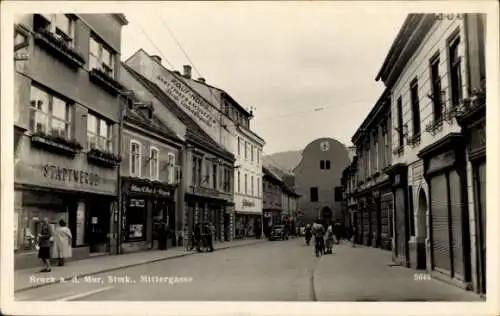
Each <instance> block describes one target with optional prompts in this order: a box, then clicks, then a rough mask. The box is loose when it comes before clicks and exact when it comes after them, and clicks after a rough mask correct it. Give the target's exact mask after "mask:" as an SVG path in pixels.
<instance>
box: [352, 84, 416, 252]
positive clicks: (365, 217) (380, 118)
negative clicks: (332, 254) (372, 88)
mask: <svg viewBox="0 0 500 316" xmlns="http://www.w3.org/2000/svg"><path fill="white" fill-rule="evenodd" d="M390 130H391V99H390V91H389V90H385V91H384V92H383V93H382V95H381V97H380V98H379V100H378V101H377V102H376V104H375V106H374V107H373V109H372V110H371V111H370V113H369V114H368V116H367V117H366V119H365V120H364V121H363V123H362V124H361V126H360V127H359V128H358V130H357V131H356V133H355V134H354V136H353V138H352V142H353V144H355V146H356V147H357V151H358V152H357V156H356V157H357V161H356V164H357V166H356V168H353V169H351V170H356V171H357V172H358V179H357V183H356V186H355V189H356V192H353V193H354V197H355V200H356V202H357V204H358V205H357V208H356V210H354V211H353V214H352V215H351V217H352V219H353V225H354V227H356V233H357V236H356V239H357V240H358V242H359V243H362V244H364V245H368V246H372V247H380V248H382V249H387V250H390V249H392V248H393V246H392V237H393V232H392V221H393V216H392V215H393V214H392V208H393V190H392V185H391V184H392V183H391V179H390V177H389V176H388V175H387V174H386V173H384V169H385V168H387V167H389V166H390V165H391V159H392V157H391V156H392V154H391V151H392V149H391V148H392V147H391V137H390ZM397 192H398V191H396V194H397ZM404 201H405V200H404V199H403V200H402V201H401V203H404ZM397 218H398V219H397V221H396V222H397V223H399V222H401V223H402V225H404V223H405V218H406V217H405V216H404V214H402V215H399V214H398V216H397ZM396 241H397V244H398V246H399V245H400V244H401V247H400V248H401V249H404V247H405V244H406V240H404V239H403V237H402V238H400V239H397V238H396ZM396 248H397V247H396ZM398 249H399V248H398Z"/></svg>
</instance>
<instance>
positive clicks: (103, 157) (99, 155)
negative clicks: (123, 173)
mask: <svg viewBox="0 0 500 316" xmlns="http://www.w3.org/2000/svg"><path fill="white" fill-rule="evenodd" d="M87 160H88V161H89V162H92V163H94V164H97V165H101V166H104V167H111V168H114V167H115V166H116V165H117V164H118V163H119V162H120V161H121V158H120V157H119V156H117V155H115V154H113V153H110V152H106V151H103V150H100V149H97V148H92V149H91V150H89V151H88V152H87Z"/></svg>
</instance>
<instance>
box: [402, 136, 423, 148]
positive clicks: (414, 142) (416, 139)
mask: <svg viewBox="0 0 500 316" xmlns="http://www.w3.org/2000/svg"><path fill="white" fill-rule="evenodd" d="M420 140H421V136H420V133H418V134H416V135H412V136H411V137H408V139H407V140H406V143H407V144H408V145H409V146H410V147H416V146H418V145H419V144H420Z"/></svg>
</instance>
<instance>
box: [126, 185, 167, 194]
mask: <svg viewBox="0 0 500 316" xmlns="http://www.w3.org/2000/svg"><path fill="white" fill-rule="evenodd" d="M129 191H130V192H135V193H148V194H154V195H161V196H170V191H167V190H165V189H163V188H161V187H158V186H154V185H150V184H137V183H132V184H131V185H130V189H129Z"/></svg>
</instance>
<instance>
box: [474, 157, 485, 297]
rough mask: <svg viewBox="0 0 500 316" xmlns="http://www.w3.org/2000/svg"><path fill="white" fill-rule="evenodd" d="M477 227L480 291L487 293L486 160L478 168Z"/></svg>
mask: <svg viewBox="0 0 500 316" xmlns="http://www.w3.org/2000/svg"><path fill="white" fill-rule="evenodd" d="M476 174H477V179H476V181H477V182H476V190H477V193H476V199H477V201H478V203H476V214H477V217H476V227H478V234H477V236H478V243H477V244H478V247H477V248H478V249H477V253H478V261H479V264H478V268H479V271H478V274H479V275H478V280H479V293H482V294H486V162H482V163H481V164H480V165H479V166H478V167H477V170H476Z"/></svg>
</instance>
